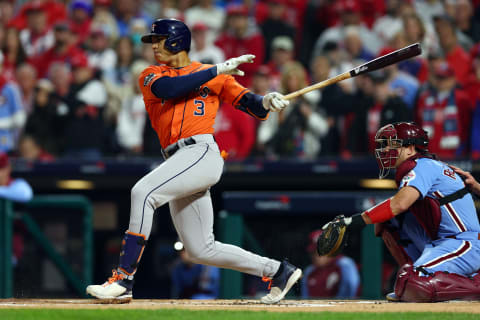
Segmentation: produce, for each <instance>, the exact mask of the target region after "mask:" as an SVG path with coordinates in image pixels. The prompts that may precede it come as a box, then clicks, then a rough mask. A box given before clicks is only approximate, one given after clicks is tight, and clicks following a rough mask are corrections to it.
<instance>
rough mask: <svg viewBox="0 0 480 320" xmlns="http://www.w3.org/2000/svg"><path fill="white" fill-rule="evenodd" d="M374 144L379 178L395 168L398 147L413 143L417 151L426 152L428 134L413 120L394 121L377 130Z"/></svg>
mask: <svg viewBox="0 0 480 320" xmlns="http://www.w3.org/2000/svg"><path fill="white" fill-rule="evenodd" d="M375 144H376V147H375V157H376V158H377V163H378V166H379V167H380V173H379V178H380V179H381V178H384V177H385V176H387V174H388V173H389V171H390V169H391V168H395V164H396V162H397V159H398V156H399V153H398V148H400V147H406V146H410V145H414V146H415V148H416V149H417V150H418V151H419V152H422V153H424V152H427V151H428V135H427V132H426V131H425V130H423V129H422V128H421V127H419V126H418V125H417V124H415V123H413V122H396V123H393V124H388V125H386V126H384V127H382V128H380V129H379V130H378V131H377V134H376V135H375ZM387 147H388V149H387Z"/></svg>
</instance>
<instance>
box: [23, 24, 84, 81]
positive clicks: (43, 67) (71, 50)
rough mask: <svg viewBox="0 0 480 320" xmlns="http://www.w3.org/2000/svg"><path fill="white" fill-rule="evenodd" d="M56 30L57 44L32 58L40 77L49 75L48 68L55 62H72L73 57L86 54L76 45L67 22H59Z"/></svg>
mask: <svg viewBox="0 0 480 320" xmlns="http://www.w3.org/2000/svg"><path fill="white" fill-rule="evenodd" d="M54 30H55V45H54V46H53V47H52V48H51V49H50V50H48V51H47V52H45V53H44V54H42V55H41V56H39V57H38V58H36V59H32V61H31V62H32V64H33V65H34V66H35V68H36V69H37V71H38V76H39V78H43V77H45V76H46V75H47V73H48V71H49V70H48V69H49V67H50V65H51V64H52V63H53V62H66V63H68V64H70V63H71V61H72V59H76V57H78V56H84V55H85V53H84V52H83V50H81V49H80V48H79V47H77V46H76V45H75V43H74V41H75V39H74V38H72V32H71V30H70V27H69V25H68V24H67V23H65V22H60V23H57V24H56V25H55V27H54Z"/></svg>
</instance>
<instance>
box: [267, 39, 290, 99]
mask: <svg viewBox="0 0 480 320" xmlns="http://www.w3.org/2000/svg"><path fill="white" fill-rule="evenodd" d="M271 49H272V52H271V59H270V60H269V61H268V63H267V66H268V68H269V69H270V71H269V73H270V85H271V87H272V90H273V91H278V90H279V89H280V79H281V75H282V69H283V68H284V67H285V66H286V65H287V63H289V62H291V61H293V58H294V51H293V49H294V48H293V40H292V38H290V37H288V36H278V37H276V38H274V39H273V41H272V45H271Z"/></svg>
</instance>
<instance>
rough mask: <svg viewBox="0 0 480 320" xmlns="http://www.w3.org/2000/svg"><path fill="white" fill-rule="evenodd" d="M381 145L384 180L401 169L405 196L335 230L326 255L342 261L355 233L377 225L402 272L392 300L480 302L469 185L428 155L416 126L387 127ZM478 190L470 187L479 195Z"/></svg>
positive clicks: (328, 233) (477, 237)
mask: <svg viewBox="0 0 480 320" xmlns="http://www.w3.org/2000/svg"><path fill="white" fill-rule="evenodd" d="M375 143H376V149H375V157H376V159H377V162H378V165H379V167H380V175H379V177H380V178H384V177H385V176H387V174H388V173H389V171H390V170H391V169H395V181H396V183H397V186H398V189H399V190H398V192H397V193H396V194H395V195H394V196H393V197H391V198H390V199H387V200H385V201H383V202H381V203H380V204H378V205H376V206H375V207H373V208H371V209H369V210H367V211H365V212H363V213H359V214H355V215H353V216H351V217H344V216H337V217H336V218H335V219H334V220H333V221H331V222H329V223H327V224H326V225H325V226H324V227H323V229H324V232H323V234H322V236H321V237H320V238H319V240H318V243H317V250H318V252H319V254H323V255H329V256H332V255H336V254H338V253H340V252H341V250H342V248H343V246H344V245H345V241H346V239H347V236H348V234H349V233H350V232H355V231H356V230H359V229H361V228H362V227H363V226H365V225H366V224H375V234H376V235H377V236H380V237H382V239H383V240H384V242H385V245H386V247H387V248H388V249H389V251H390V252H391V253H392V256H393V257H394V258H395V260H396V261H397V262H398V264H399V266H400V268H399V271H398V274H397V277H396V281H395V287H394V289H395V292H392V293H390V294H388V295H387V300H390V301H407V302H436V301H446V300H453V299H464V300H478V299H480V275H479V274H478V271H479V270H480V225H479V221H478V218H477V213H476V210H475V206H474V203H473V200H472V196H471V194H470V193H469V190H468V188H467V187H466V186H465V183H464V182H463V180H462V178H461V177H460V176H459V175H458V174H457V173H456V172H455V171H454V169H453V168H452V167H450V166H448V165H447V164H446V163H443V162H441V161H438V160H436V159H435V156H434V155H432V154H430V153H428V136H427V133H426V131H424V130H423V129H422V128H421V127H419V126H418V125H416V124H415V123H411V122H398V123H394V124H389V125H387V126H384V127H382V128H380V130H378V132H377V133H376V136H375ZM457 171H458V170H457ZM458 172H460V173H461V174H462V173H463V174H464V175H466V176H467V178H468V179H470V177H469V176H468V173H466V172H463V171H458ZM472 180H473V181H472ZM475 182H476V181H474V179H473V178H472V179H470V180H469V183H468V185H469V186H470V187H472V190H473V191H476V187H477V184H478V183H477V184H475Z"/></svg>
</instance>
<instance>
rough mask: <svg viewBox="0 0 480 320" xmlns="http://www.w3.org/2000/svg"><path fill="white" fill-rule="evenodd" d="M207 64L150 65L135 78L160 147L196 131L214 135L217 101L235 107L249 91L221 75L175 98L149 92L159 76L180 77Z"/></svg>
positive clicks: (191, 134)
mask: <svg viewBox="0 0 480 320" xmlns="http://www.w3.org/2000/svg"><path fill="white" fill-rule="evenodd" d="M210 67H212V65H208V64H201V63H199V62H192V63H191V64H190V65H188V66H186V67H183V68H172V67H168V66H165V65H162V66H150V67H148V68H146V69H145V70H144V71H143V72H142V73H141V74H140V77H139V78H138V81H139V86H140V88H141V90H142V93H143V100H144V101H145V107H146V109H147V112H148V115H149V117H150V122H151V124H152V127H153V128H154V129H155V131H156V132H157V135H158V138H159V139H160V144H161V145H162V148H166V147H167V146H169V145H170V144H172V143H175V142H177V141H178V140H179V139H182V138H187V137H190V136H193V135H197V134H209V133H210V134H213V131H214V130H213V124H214V123H215V117H216V115H217V110H218V107H219V105H220V101H222V102H226V103H229V104H232V105H234V106H235V105H236V104H238V101H239V100H240V99H241V98H242V97H243V95H244V94H245V93H247V92H249V90H248V89H246V88H244V87H243V86H242V85H240V84H239V83H238V82H236V81H235V79H234V78H233V77H232V76H230V75H223V74H222V75H218V76H216V77H215V78H213V79H211V80H210V81H208V82H205V83H204V84H203V85H201V86H200V87H199V88H197V89H196V90H195V91H192V92H190V93H188V94H187V95H185V96H183V97H179V98H176V99H168V100H166V99H161V98H158V97H157V96H155V95H154V94H153V92H152V91H151V86H152V84H153V83H154V82H155V80H157V79H159V78H161V77H165V76H167V77H177V76H183V75H187V74H191V73H194V72H198V71H200V70H204V69H208V68H210Z"/></svg>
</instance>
